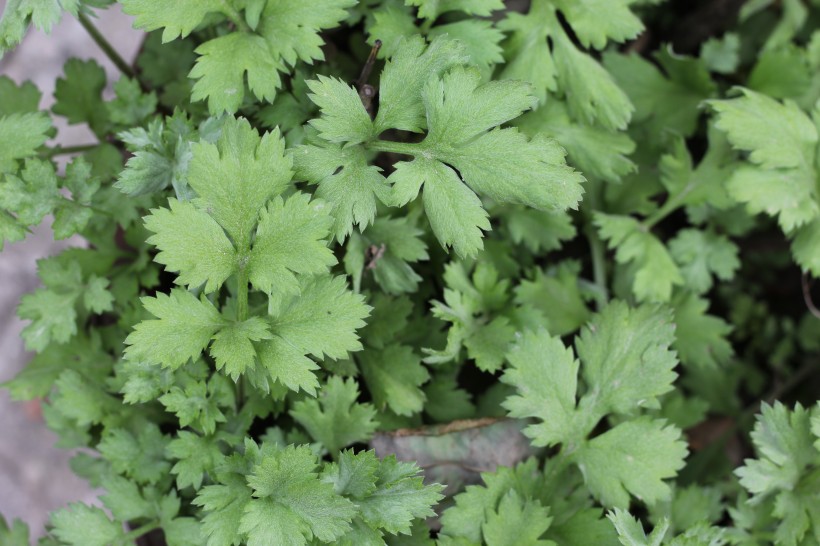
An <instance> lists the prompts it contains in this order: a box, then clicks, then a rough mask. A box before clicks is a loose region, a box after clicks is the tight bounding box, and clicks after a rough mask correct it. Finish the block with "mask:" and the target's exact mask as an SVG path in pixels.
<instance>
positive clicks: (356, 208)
mask: <svg viewBox="0 0 820 546" xmlns="http://www.w3.org/2000/svg"><path fill="white" fill-rule="evenodd" d="M356 100H359V99H358V95H357V99H356ZM360 103H361V101H360ZM314 121H316V120H314ZM292 155H293V162H294V169H295V170H296V177H297V178H298V179H303V180H307V181H308V182H310V183H311V184H315V185H317V186H318V187H317V188H316V196H317V197H319V198H321V199H324V200H325V201H327V202H328V203H330V204H331V205H332V210H331V212H332V216H333V227H332V233H333V235H334V236H335V237H336V240H337V241H344V239H345V238H346V237H347V236H348V235H350V234H351V233H353V226H354V225H356V226H359V229H361V230H364V228H366V227H367V226H368V225H370V224H371V223H372V222H373V220H374V218H375V217H376V206H377V199H378V201H381V202H383V203H386V202H388V201H389V187H388V185H387V183H386V181H385V178H384V176H382V175H381V169H379V168H378V167H376V166H374V165H370V164H369V163H368V160H367V154H366V153H365V151H364V150H363V149H361V148H360V147H340V146H334V145H332V144H328V145H326V146H314V145H305V146H299V147H298V148H296V149H295V150H293V151H292Z"/></svg>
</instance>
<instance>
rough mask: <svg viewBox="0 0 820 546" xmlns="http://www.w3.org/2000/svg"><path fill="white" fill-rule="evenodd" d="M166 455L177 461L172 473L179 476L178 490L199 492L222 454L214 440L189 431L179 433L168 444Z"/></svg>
mask: <svg viewBox="0 0 820 546" xmlns="http://www.w3.org/2000/svg"><path fill="white" fill-rule="evenodd" d="M166 453H167V455H168V457H169V458H172V459H177V462H176V464H174V466H173V467H172V468H171V473H173V474H176V476H177V481H176V483H177V488H179V489H184V488H186V487H188V486H191V487H193V488H194V490H195V491H198V490H199V489H200V487H202V482H203V480H204V478H205V475H206V474H210V473H212V472H213V470H214V468H215V466H216V463H217V461H219V460H220V458H221V456H222V452H221V451H220V450H219V446H218V445H217V444H216V442H214V440H213V438H210V437H207V436H199V435H197V434H194V433H193V432H189V431H187V430H180V431H179V432H177V437H176V438H174V439H173V440H171V441H170V442H168V447H167V448H166Z"/></svg>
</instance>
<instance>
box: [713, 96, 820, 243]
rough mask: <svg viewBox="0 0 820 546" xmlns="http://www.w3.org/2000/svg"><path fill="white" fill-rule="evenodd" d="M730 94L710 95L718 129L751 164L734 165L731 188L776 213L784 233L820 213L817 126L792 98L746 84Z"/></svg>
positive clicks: (755, 208) (755, 207)
mask: <svg viewBox="0 0 820 546" xmlns="http://www.w3.org/2000/svg"><path fill="white" fill-rule="evenodd" d="M741 91H742V92H743V96H742V97H740V98H736V99H731V100H720V101H718V100H715V101H710V103H709V104H710V105H711V107H712V108H713V109H714V110H715V112H716V113H717V123H716V126H717V128H718V129H720V130H722V131H725V132H726V134H727V136H728V138H729V141H730V142H731V143H732V146H734V147H735V148H736V149H739V150H743V151H746V152H749V161H750V162H751V163H752V164H753V165H754V166H751V165H748V166H742V167H741V168H739V169H737V170H736V171H735V173H734V175H733V176H732V178H731V179H730V180H729V182H728V186H727V187H728V189H729V193H730V194H731V195H732V196H733V197H734V198H735V199H737V200H738V201H740V202H743V203H746V205H747V207H748V208H749V210H750V211H751V212H753V213H758V212H766V213H767V214H770V215H771V216H777V218H778V222H779V224H780V226H781V227H782V228H783V230H784V231H785V232H787V233H789V232H791V231H793V230H794V228H797V227H800V226H801V225H804V224H806V223H808V222H810V221H811V220H813V219H815V218H816V217H817V216H818V215H820V206H818V202H817V199H818V196H817V190H816V188H815V183H814V180H815V167H814V162H815V158H816V148H817V141H818V135H817V128H816V127H815V126H814V123H812V121H811V119H810V118H809V117H808V116H807V115H806V114H804V113H803V111H802V110H800V108H799V107H798V106H797V105H796V104H794V103H793V102H791V101H786V102H785V103H783V104H781V103H779V102H777V101H776V100H774V99H771V98H769V97H766V96H765V95H761V94H759V93H756V92H754V91H750V90H748V89H741Z"/></svg>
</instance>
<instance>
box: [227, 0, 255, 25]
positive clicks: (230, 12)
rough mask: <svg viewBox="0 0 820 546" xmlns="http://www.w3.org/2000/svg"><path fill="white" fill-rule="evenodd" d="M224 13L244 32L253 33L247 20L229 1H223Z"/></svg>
mask: <svg viewBox="0 0 820 546" xmlns="http://www.w3.org/2000/svg"><path fill="white" fill-rule="evenodd" d="M222 13H224V14H225V16H226V17H227V18H228V19H230V20H231V22H232V23H233V24H234V25H236V28H238V29H239V30H241V31H242V32H253V29H252V28H251V27H250V26H249V25H248V23H246V22H245V19H243V18H242V14H241V13H239V10H237V9H236V8H235V7H233V5H232V4H231V3H230V2H228V1H227V0H222Z"/></svg>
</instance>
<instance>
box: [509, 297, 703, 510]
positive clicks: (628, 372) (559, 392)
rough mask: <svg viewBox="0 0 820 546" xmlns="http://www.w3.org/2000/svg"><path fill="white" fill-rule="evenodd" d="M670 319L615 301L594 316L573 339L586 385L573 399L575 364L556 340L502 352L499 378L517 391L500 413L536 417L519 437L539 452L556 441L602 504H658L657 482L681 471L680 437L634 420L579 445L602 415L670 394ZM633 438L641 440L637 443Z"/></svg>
mask: <svg viewBox="0 0 820 546" xmlns="http://www.w3.org/2000/svg"><path fill="white" fill-rule="evenodd" d="M670 318H671V317H670V316H669V313H668V312H666V311H665V310H662V309H659V308H657V307H653V306H643V307H639V308H636V309H630V308H629V307H628V306H627V305H626V304H624V303H622V302H613V303H611V304H610V305H609V306H607V307H606V308H605V309H604V310H603V311H602V312H601V313H599V314H598V315H597V316H595V317H594V318H593V320H592V322H591V323H590V325H589V326H588V327H586V328H584V329H583V330H582V331H581V334H580V336H578V337H577V338H576V349H577V354H578V358H579V359H580V362H581V363H582V366H580V371H581V377H583V379H584V383H585V384H586V385H587V391H586V393H585V394H584V395H583V396H581V398H580V399H579V400H577V402H576V391H577V381H578V369H579V363H578V361H577V360H575V359H574V357H573V354H572V351H571V349H569V348H566V347H565V346H564V344H563V342H562V341H561V340H560V338H557V337H550V336H549V334H548V333H547V332H545V331H543V330H541V331H539V332H537V333H533V332H530V333H527V334H525V335H524V337H523V338H522V339H521V341H520V342H519V343H518V344H517V345H516V346H515V347H514V348H513V349H512V350H511V351H510V352H509V353H508V355H507V358H508V360H509V361H510V364H511V367H510V368H509V369H508V370H507V371H506V372H505V373H504V375H503V376H502V378H501V381H502V382H504V383H508V384H511V385H514V386H515V388H516V390H517V392H518V394H516V395H513V396H510V397H509V398H507V400H506V402H504V407H505V408H507V410H508V411H509V414H510V416H512V417H517V418H530V417H536V418H539V419H540V420H541V422H539V423H537V424H534V425H530V426H529V427H527V428H526V429H525V431H524V432H525V434H527V435H528V436H530V437H531V438H532V439H533V443H534V444H535V445H538V446H551V445H555V444H563V445H564V449H566V450H567V451H568V453H567V454H566V455H565V456H567V457H570V458H571V460H572V461H574V462H575V463H576V464H578V466H579V467H580V468H581V470H582V472H583V474H584V478H585V481H586V483H587V486H588V487H589V488H590V491H591V492H592V493H593V494H594V495H595V496H596V497H597V498H598V499H600V500H601V502H602V503H604V505H606V506H627V505H628V504H629V495H628V494H627V491H628V492H629V493H631V494H633V495H635V496H638V497H640V498H643V499H663V498H667V497H668V496H669V494H670V489H669V487H668V486H667V485H666V484H665V483H664V482H663V480H664V479H667V478H671V477H674V476H675V475H676V472H677V471H678V470H680V468H682V466H683V460H684V457H685V456H686V453H687V450H686V444H685V443H683V442H681V441H680V434H681V433H680V430H679V429H677V428H675V427H672V426H666V425H665V423H664V422H663V421H658V420H651V419H649V418H645V417H640V418H637V419H632V420H627V421H625V422H622V423H621V424H619V425H617V426H615V428H612V429H610V430H609V431H607V432H605V433H603V434H601V435H600V436H597V437H595V438H593V439H591V440H587V438H586V437H587V435H588V434H590V432H591V431H592V430H593V429H594V427H595V426H596V425H597V423H598V422H599V421H600V420H601V418H602V417H603V416H604V415H606V414H608V413H615V414H620V415H624V416H631V415H635V414H636V413H637V412H638V408H640V407H650V408H652V407H655V408H657V407H659V403H658V401H657V397H658V396H660V395H661V394H664V393H666V392H668V391H669V390H671V389H672V381H674V379H675V377H676V375H675V373H674V372H672V368H674V367H675V365H676V364H677V360H676V358H675V354H674V353H673V352H671V351H670V350H669V346H670V345H671V343H672V341H673V340H674V336H673V334H672V332H673V327H672V324H671V322H670ZM534 377H537V378H538V379H537V380H533V378H534ZM556 415H557V416H559V417H558V418H556V417H555V416H556ZM636 435H637V436H636ZM636 437H641V438H643V439H645V441H644V442H641V443H639V444H636V443H635V442H634V438H636ZM616 453H617V454H618V458H617V459H613V456H614V454H616ZM637 461H640V463H639V464H638V465H637V466H636V462H637ZM638 468H640V470H638ZM650 502H652V501H650Z"/></svg>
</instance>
